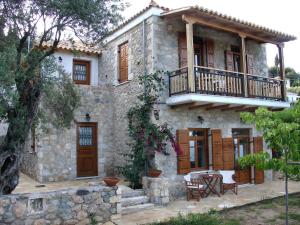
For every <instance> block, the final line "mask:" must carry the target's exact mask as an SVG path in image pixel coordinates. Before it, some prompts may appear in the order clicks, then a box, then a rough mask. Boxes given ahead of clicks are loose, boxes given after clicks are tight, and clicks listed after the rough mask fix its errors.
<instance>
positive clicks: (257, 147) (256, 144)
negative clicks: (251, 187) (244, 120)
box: [253, 137, 264, 184]
mask: <svg viewBox="0 0 300 225" xmlns="http://www.w3.org/2000/svg"><path fill="white" fill-rule="evenodd" d="M262 151H263V138H262V137H254V138H253V152H254V153H259V152H262ZM254 171H255V172H254V179H255V183H256V184H262V183H263V182H264V171H263V170H257V169H256V168H255V169H254Z"/></svg>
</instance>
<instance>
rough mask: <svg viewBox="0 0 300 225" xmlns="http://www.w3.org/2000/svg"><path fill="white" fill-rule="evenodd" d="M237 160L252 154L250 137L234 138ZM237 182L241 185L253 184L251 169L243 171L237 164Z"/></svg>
mask: <svg viewBox="0 0 300 225" xmlns="http://www.w3.org/2000/svg"><path fill="white" fill-rule="evenodd" d="M234 148H235V159H236V161H237V159H238V158H240V157H243V156H245V155H248V154H250V140H249V136H238V137H235V138H234ZM235 170H236V175H237V181H238V183H239V184H248V183H251V168H250V167H249V168H245V169H242V168H240V167H239V166H238V164H237V163H236V165H235Z"/></svg>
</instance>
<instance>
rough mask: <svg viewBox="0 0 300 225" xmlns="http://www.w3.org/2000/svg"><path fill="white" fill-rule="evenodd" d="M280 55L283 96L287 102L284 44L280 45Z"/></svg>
mask: <svg viewBox="0 0 300 225" xmlns="http://www.w3.org/2000/svg"><path fill="white" fill-rule="evenodd" d="M277 47H278V53H279V55H278V56H279V65H280V72H279V73H280V78H281V80H283V85H282V86H281V95H282V98H283V99H284V100H285V99H286V87H285V68H284V57H283V47H284V44H283V43H281V44H278V45H277Z"/></svg>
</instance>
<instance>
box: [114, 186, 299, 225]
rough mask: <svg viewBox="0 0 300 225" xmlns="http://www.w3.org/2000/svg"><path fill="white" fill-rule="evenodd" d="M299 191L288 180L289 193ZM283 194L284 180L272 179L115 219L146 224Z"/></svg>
mask: <svg viewBox="0 0 300 225" xmlns="http://www.w3.org/2000/svg"><path fill="white" fill-rule="evenodd" d="M295 192H300V185H299V182H294V181H289V193H295ZM282 195H284V182H283V181H272V182H265V183H264V184H259V185H243V186H239V194H238V195H235V194H233V193H232V192H228V193H226V194H225V195H222V196H221V197H217V196H215V195H212V196H209V197H207V198H203V199H201V200H200V202H197V200H191V201H185V200H179V201H174V202H171V203H170V204H169V205H168V206H167V207H155V208H154V209H150V210H145V211H140V212H138V213H134V214H129V215H122V217H121V219H119V220H117V221H115V222H116V223H117V224H119V225H136V224H147V223H151V222H156V221H163V220H166V219H168V218H170V217H174V216H177V215H178V214H179V213H181V214H188V213H204V212H208V211H209V210H210V209H216V210H222V209H224V208H230V207H236V206H242V205H246V204H249V203H253V202H257V201H261V200H264V199H269V198H274V197H277V196H282Z"/></svg>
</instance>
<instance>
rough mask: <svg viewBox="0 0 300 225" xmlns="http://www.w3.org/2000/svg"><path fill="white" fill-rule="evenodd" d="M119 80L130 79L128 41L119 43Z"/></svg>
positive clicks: (121, 81)
mask: <svg viewBox="0 0 300 225" xmlns="http://www.w3.org/2000/svg"><path fill="white" fill-rule="evenodd" d="M118 52H119V82H120V83H123V82H125V81H128V42H126V43H124V44H122V45H119V51H118Z"/></svg>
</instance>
